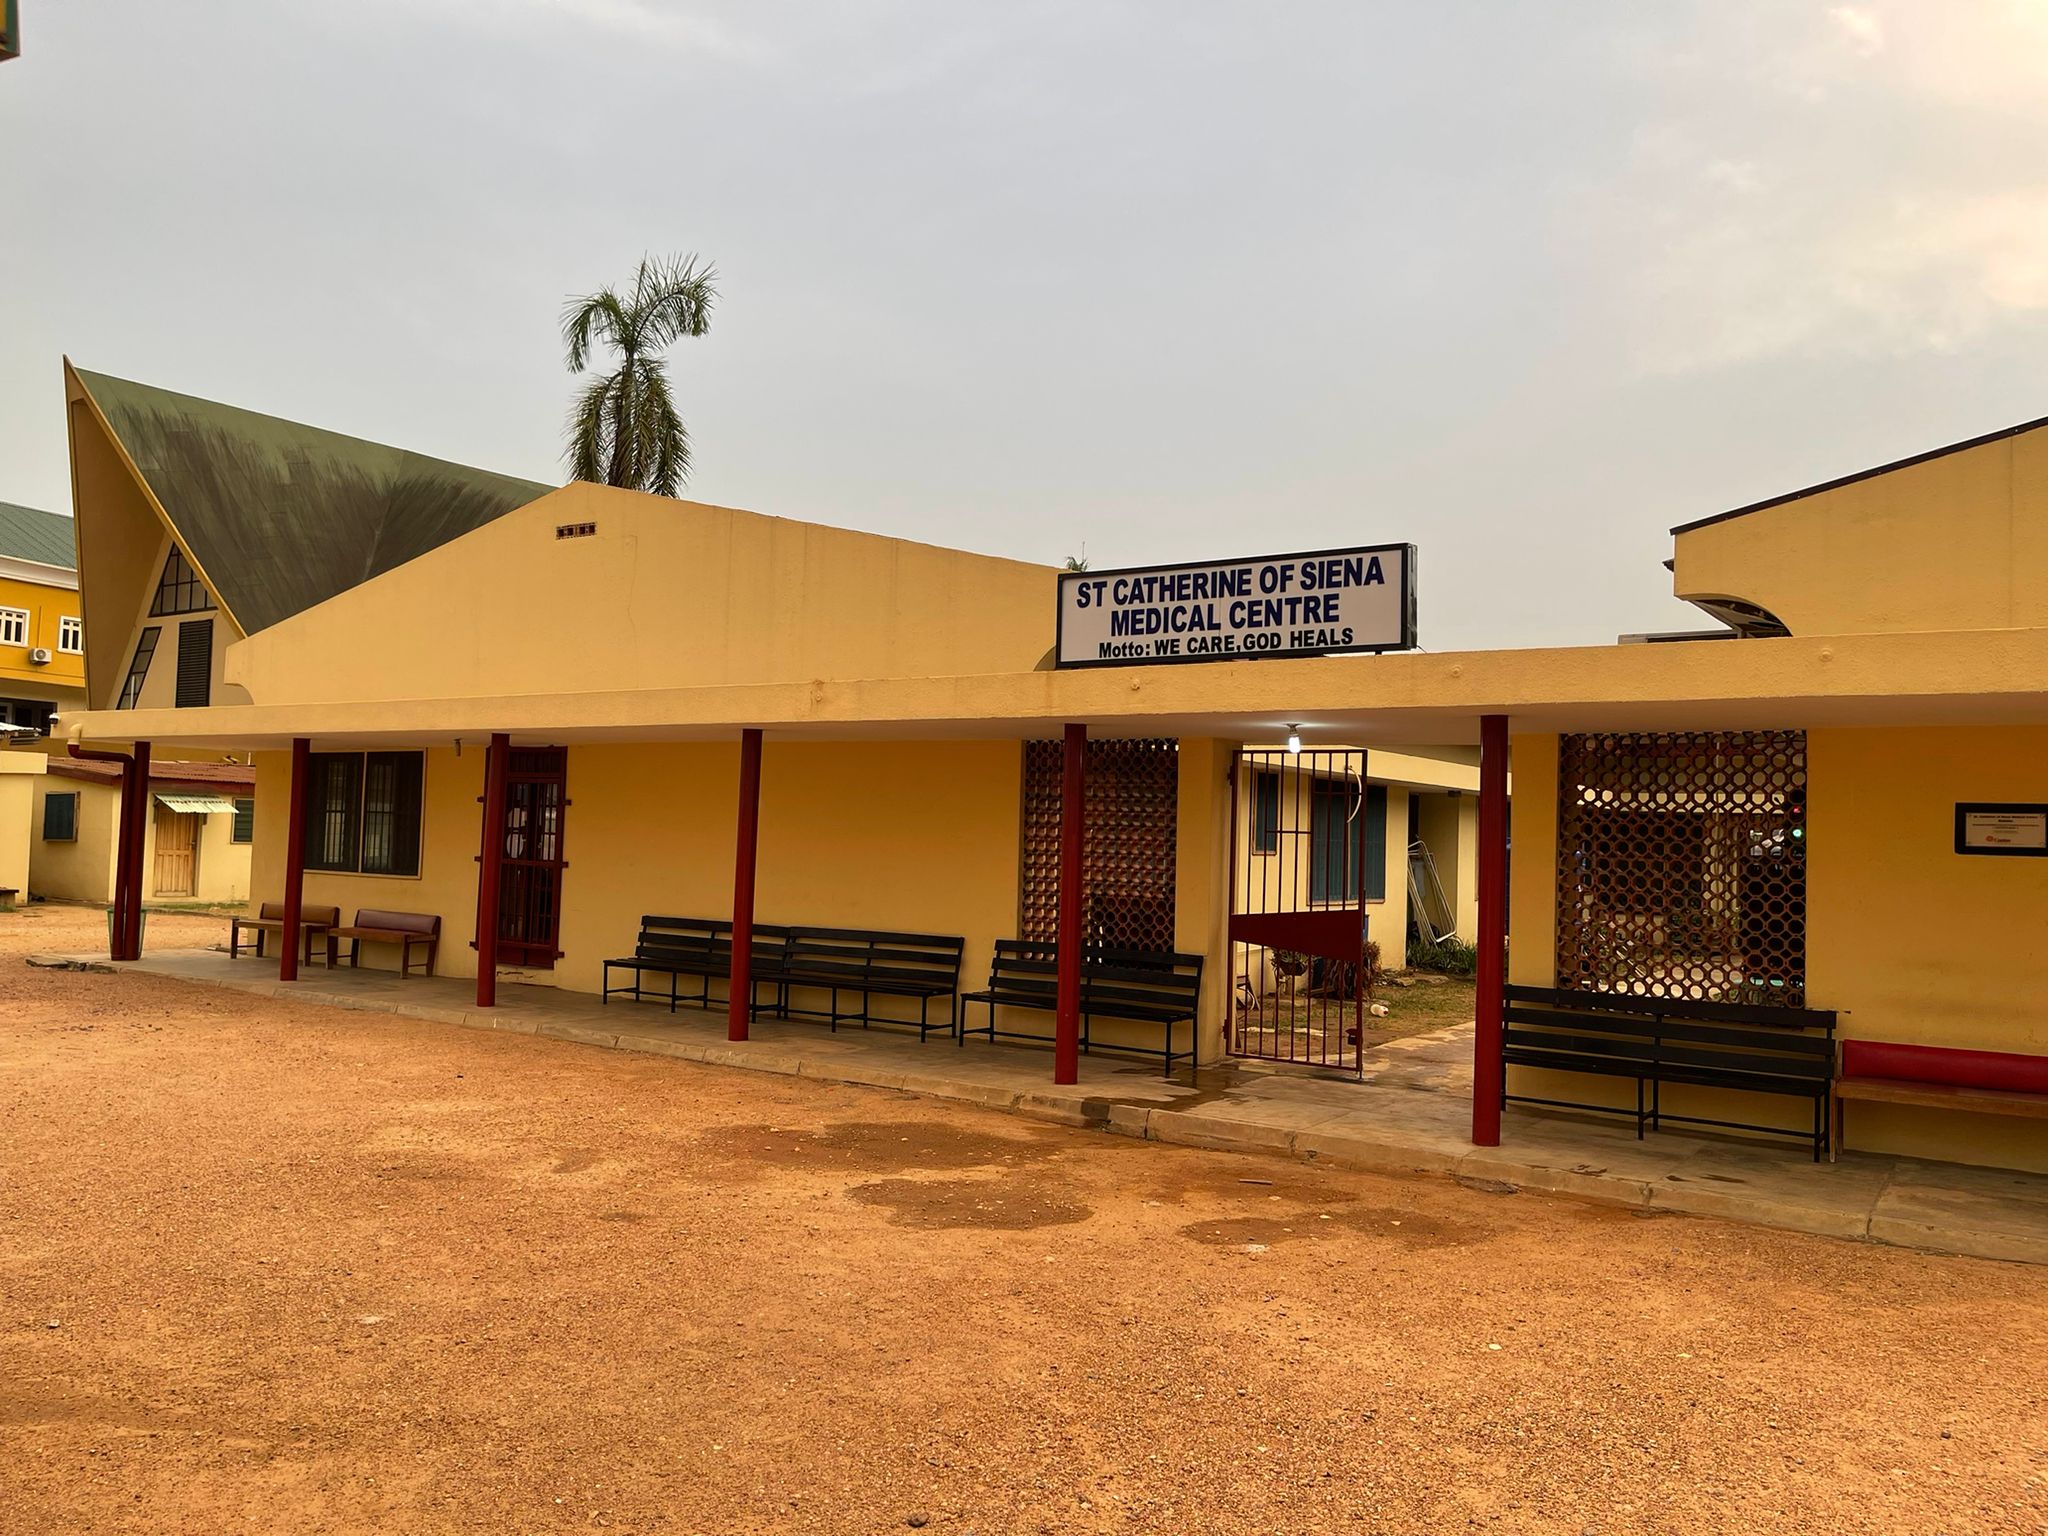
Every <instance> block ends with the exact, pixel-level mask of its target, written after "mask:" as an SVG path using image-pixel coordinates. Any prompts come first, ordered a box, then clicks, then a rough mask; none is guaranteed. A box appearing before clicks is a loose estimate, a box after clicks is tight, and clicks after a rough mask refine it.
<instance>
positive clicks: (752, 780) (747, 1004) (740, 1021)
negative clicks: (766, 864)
mask: <svg viewBox="0 0 2048 1536" xmlns="http://www.w3.org/2000/svg"><path fill="white" fill-rule="evenodd" d="M739 823H740V826H739V842H738V846H737V848H736V849H735V851H734V854H733V865H732V985H731V986H730V987H728V988H727V989H726V990H727V993H728V996H727V999H726V1005H725V1038H726V1039H728V1040H744V1039H746V1038H747V1025H748V1024H749V1023H750V1022H751V1017H752V1014H753V1011H754V855H755V851H756V849H757V848H758V846H759V844H760V840H761V733H760V732H759V731H757V730H744V731H741V732H740V815H739Z"/></svg>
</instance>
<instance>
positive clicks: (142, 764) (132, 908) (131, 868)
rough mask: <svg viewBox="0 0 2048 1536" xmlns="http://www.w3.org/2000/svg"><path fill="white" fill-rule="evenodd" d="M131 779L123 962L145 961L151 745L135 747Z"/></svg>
mask: <svg viewBox="0 0 2048 1536" xmlns="http://www.w3.org/2000/svg"><path fill="white" fill-rule="evenodd" d="M128 775H129V778H130V779H131V780H132V781H133V782H134V786H135V787H134V790H133V791H132V799H131V800H130V801H129V806H130V809H129V815H130V816H131V817H132V818H133V821H132V830H130V831H128V832H127V837H128V846H129V854H130V857H129V860H128V889H127V892H126V896H127V900H126V901H125V902H124V905H125V906H126V907H127V909H128V913H127V918H128V923H127V937H126V939H125V940H124V941H123V945H124V948H123V952H122V955H121V958H122V959H123V960H140V959H141V958H142V867H143V853H144V850H146V849H147V848H148V847H149V817H150V805H151V803H152V802H151V800H150V798H149V743H148V742H146V741H138V742H137V743H135V754H134V757H133V759H132V761H131V764H130V766H129V769H128Z"/></svg>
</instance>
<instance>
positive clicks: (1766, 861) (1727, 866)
mask: <svg viewBox="0 0 2048 1536" xmlns="http://www.w3.org/2000/svg"><path fill="white" fill-rule="evenodd" d="M1806 787H1807V784H1806V733H1805V732H1803V731H1747V732H1693V733H1686V734H1682V735H1622V734H1616V735H1584V736H1564V737H1560V738H1559V742H1558V826H1557V984H1558V986H1559V987H1561V988H1564V989H1567V990H1572V991H1581V992H1619V993H1628V994H1631V995H1634V996H1640V997H1678V998H1692V999H1697V1000H1702V1001H1711V1002H1728V1003H1776V1004H1783V1005H1785V1006H1787V1007H1803V1006H1805V1003H1806Z"/></svg>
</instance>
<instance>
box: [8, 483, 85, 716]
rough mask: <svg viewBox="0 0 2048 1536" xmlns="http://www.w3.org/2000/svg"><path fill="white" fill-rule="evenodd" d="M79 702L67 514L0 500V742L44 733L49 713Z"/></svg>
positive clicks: (80, 666)
mask: <svg viewBox="0 0 2048 1536" xmlns="http://www.w3.org/2000/svg"><path fill="white" fill-rule="evenodd" d="M84 702H85V631H84V615H83V612H82V611H81V609H80V607H79V595H78V557H77V554H76V552H75V549H74V546H73V543H72V537H71V519H70V518H68V517H59V516H58V515H57V514H56V513H54V512H38V511H36V510H35V509H34V508H32V507H18V506H14V505H12V504H11V503H8V502H0V739H5V738H10V737H11V738H12V739H13V740H14V741H16V742H22V741H26V740H29V739H33V738H40V737H47V736H48V735H49V734H50V720H51V717H52V716H56V715H61V714H63V713H64V712H65V711H66V710H67V709H72V708H75V707H77V706H80V705H82V704H84Z"/></svg>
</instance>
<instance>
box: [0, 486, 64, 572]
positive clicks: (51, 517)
mask: <svg viewBox="0 0 2048 1536" xmlns="http://www.w3.org/2000/svg"><path fill="white" fill-rule="evenodd" d="M0 555H11V556H13V557H14V558H15V559H16V560H33V561H34V562H35V563H36V564H37V565H57V566H62V567H63V568H64V569H65V570H67V571H75V570H77V569H78V541H77V540H76V539H74V538H73V537H72V536H71V519H70V518H68V517H61V516H59V515H58V514H57V513H55V512H38V511H37V510H36V509H35V508H34V507H19V506H16V505H15V504H14V503H13V502H11V501H0Z"/></svg>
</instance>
